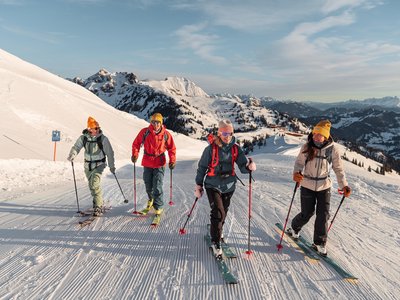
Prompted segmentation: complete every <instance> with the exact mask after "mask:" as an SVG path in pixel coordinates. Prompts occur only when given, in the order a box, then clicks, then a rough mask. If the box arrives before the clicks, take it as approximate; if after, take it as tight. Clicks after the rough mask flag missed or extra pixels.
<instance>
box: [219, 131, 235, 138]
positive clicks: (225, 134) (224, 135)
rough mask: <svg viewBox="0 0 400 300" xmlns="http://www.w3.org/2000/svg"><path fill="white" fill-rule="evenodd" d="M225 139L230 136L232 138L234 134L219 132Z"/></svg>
mask: <svg viewBox="0 0 400 300" xmlns="http://www.w3.org/2000/svg"><path fill="white" fill-rule="evenodd" d="M219 133H220V134H221V135H222V136H223V137H228V136H232V135H233V132H226V131H220V132H219Z"/></svg>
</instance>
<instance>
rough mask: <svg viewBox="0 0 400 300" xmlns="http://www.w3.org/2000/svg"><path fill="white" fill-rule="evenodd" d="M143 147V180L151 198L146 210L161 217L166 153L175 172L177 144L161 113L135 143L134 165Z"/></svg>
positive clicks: (133, 149) (137, 137)
mask: <svg viewBox="0 0 400 300" xmlns="http://www.w3.org/2000/svg"><path fill="white" fill-rule="evenodd" d="M142 145H143V146H144V155H143V158H142V166H143V180H144V184H145V187H146V192H147V195H148V197H149V200H148V202H147V208H146V209H147V210H150V209H151V208H154V209H155V213H156V214H158V215H160V214H161V213H162V211H163V206H164V201H163V179H164V172H165V164H166V157H165V151H168V156H169V168H170V169H171V170H173V169H174V168H175V164H176V147H175V143H174V140H173V138H172V135H171V134H170V133H169V132H168V131H167V129H166V127H165V126H164V125H163V117H162V115H161V114H160V113H155V114H153V115H152V116H151V118H150V125H149V127H146V128H143V129H142V130H140V132H139V134H138V135H137V136H136V138H135V140H134V141H133V143H132V157H131V160H132V162H133V163H136V161H137V159H138V157H139V151H140V147H141V146H142Z"/></svg>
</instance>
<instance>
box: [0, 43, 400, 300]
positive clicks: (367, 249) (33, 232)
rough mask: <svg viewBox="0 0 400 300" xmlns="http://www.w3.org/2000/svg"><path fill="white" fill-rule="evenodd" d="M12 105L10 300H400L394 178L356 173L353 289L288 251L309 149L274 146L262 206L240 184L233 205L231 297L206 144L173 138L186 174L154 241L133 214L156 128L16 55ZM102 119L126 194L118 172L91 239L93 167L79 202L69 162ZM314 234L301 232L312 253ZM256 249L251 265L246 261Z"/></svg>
mask: <svg viewBox="0 0 400 300" xmlns="http://www.w3.org/2000/svg"><path fill="white" fill-rule="evenodd" d="M0 101H1V102H0V104H1V105H0V116H1V123H0V131H1V133H2V136H1V137H0V138H1V145H2V148H1V151H0V266H1V268H0V299H30V300H31V299H32V300H37V299H88V300H91V299H100V300H103V299H121V300H125V299H160V300H164V299H216V300H222V299H238V300H247V299H332V298H336V299H397V297H398V291H399V288H400V286H399V281H398V278H399V277H400V262H399V259H398V257H399V245H400V235H399V232H398V231H396V230H394V228H397V226H398V224H399V222H400V198H399V195H400V185H399V182H400V181H399V176H398V175H397V174H395V173H391V174H387V175H386V176H382V175H379V174H377V173H375V172H368V171H367V170H366V168H360V167H358V166H356V165H355V164H352V163H350V162H348V161H344V166H345V169H346V174H347V178H348V181H349V184H350V186H351V187H352V191H353V192H352V195H351V197H350V198H349V199H346V201H344V202H343V205H342V206H341V209H340V211H339V213H338V215H337V217H336V219H335V223H334V226H333V227H332V229H331V231H330V232H329V240H328V251H329V252H328V253H329V254H328V255H329V256H330V257H332V258H333V259H335V260H336V261H337V262H338V263H339V264H340V265H341V266H342V267H343V268H345V269H346V270H348V271H350V272H351V273H353V274H354V275H355V276H357V277H358V278H359V280H358V283H351V282H347V281H345V280H343V278H342V277H341V276H340V275H339V274H338V273H337V272H336V271H335V269H334V268H332V267H331V266H329V265H328V264H326V263H325V262H319V263H315V264H313V263H310V262H309V261H308V260H306V259H305V256H304V254H303V253H302V252H300V251H299V250H298V249H296V248H294V247H292V246H291V245H290V243H289V242H288V241H287V240H286V239H284V240H283V241H282V245H283V249H282V251H281V252H277V247H276V244H277V243H278V242H279V239H280V234H279V233H278V232H277V231H276V229H275V226H274V223H275V222H282V223H283V222H284V221H285V218H286V216H287V213H288V207H289V203H290V199H292V196H294V195H293V186H294V182H293V181H292V171H293V164H294V160H295V156H296V155H297V154H298V152H299V149H300V144H302V143H303V142H304V137H294V136H290V135H286V136H281V135H280V134H276V135H275V136H271V137H270V138H269V139H268V141H267V145H265V146H262V147H260V148H257V149H256V151H255V152H254V153H252V158H253V159H254V161H255V162H256V163H257V170H256V171H255V172H254V173H253V178H254V179H255V181H254V182H253V185H252V190H251V191H252V193H249V185H246V186H242V185H241V184H238V185H237V189H236V191H235V193H234V195H233V198H232V201H231V206H230V210H229V214H228V218H227V220H226V223H225V225H224V236H225V239H226V240H227V241H228V243H229V244H230V245H231V247H232V249H233V251H234V252H235V253H236V254H237V255H238V257H237V258H236V259H230V260H229V261H227V265H228V267H229V268H230V269H231V270H232V272H233V273H234V275H235V276H236V277H237V278H238V280H239V281H238V284H236V285H234V286H227V285H226V284H225V283H224V281H223V279H222V276H221V274H220V271H219V270H218V267H217V264H216V262H215V258H214V257H213V256H212V253H211V251H210V250H209V249H208V247H207V244H206V243H205V242H204V234H205V233H206V224H207V222H209V211H210V207H209V203H208V201H207V198H206V197H205V196H203V197H202V198H201V199H199V201H197V205H196V206H194V203H196V202H194V196H193V189H194V177H195V173H196V165H197V160H198V159H199V157H200V155H201V153H202V151H203V149H204V147H205V146H206V142H202V141H198V140H196V139H192V138H189V137H187V136H184V135H180V134H176V133H173V135H174V139H175V141H176V143H177V145H178V150H177V151H178V152H177V153H178V154H177V158H178V161H177V165H176V168H175V169H174V171H173V173H171V177H169V176H165V182H164V197H165V200H167V202H168V196H169V193H168V192H169V191H171V192H172V193H171V195H172V197H173V200H174V203H175V205H173V206H169V205H166V207H165V211H164V214H163V217H162V221H161V224H160V226H159V227H157V228H151V227H150V222H151V221H150V220H149V218H147V217H136V216H135V215H133V214H132V211H133V210H134V208H136V206H134V204H133V203H136V202H135V199H136V198H135V197H134V195H137V205H138V209H141V208H142V207H144V206H145V204H146V202H147V195H146V192H145V186H144V184H143V181H142V180H141V179H142V171H143V169H142V168H141V167H140V166H139V164H137V165H136V169H134V167H133V164H132V163H131V162H130V159H129V156H130V155H129V154H130V144H131V141H132V137H133V136H135V135H136V133H137V132H138V130H139V129H140V128H141V127H142V126H146V125H148V123H147V122H145V121H144V120H141V119H138V118H136V117H135V116H132V115H129V114H127V113H125V112H121V111H118V110H116V109H115V108H113V107H112V106H110V105H108V104H106V103H104V102H103V101H102V100H100V99H99V98H98V97H96V96H95V95H93V94H92V93H90V92H88V91H87V90H86V89H84V88H82V87H79V86H77V85H75V84H72V83H71V82H67V81H65V80H63V79H61V78H59V77H57V76H54V75H52V74H50V73H48V72H46V71H45V70H42V69H40V68H38V67H36V66H33V65H31V64H29V63H26V62H24V61H22V60H20V59H18V58H16V57H14V56H12V55H10V54H8V53H6V52H4V51H2V50H0ZM88 115H92V116H94V117H95V118H96V119H97V120H98V121H99V122H100V125H101V126H102V128H103V130H104V132H105V134H106V135H107V136H108V137H109V138H110V140H111V143H112V145H113V147H114V149H115V152H116V166H117V173H116V175H117V176H118V179H119V183H117V181H116V180H115V179H116V178H115V177H114V176H112V174H110V173H109V172H108V170H105V172H104V174H103V177H102V189H103V194H104V199H105V203H106V204H107V205H109V206H111V207H112V209H111V210H110V211H109V212H107V213H106V214H105V215H104V216H103V217H101V218H98V219H97V220H96V221H95V222H94V223H92V225H91V226H89V227H84V228H80V227H79V225H78V221H79V220H81V219H80V218H79V217H77V216H76V211H77V204H78V198H76V196H77V197H79V204H80V207H81V209H82V210H84V209H87V208H89V207H91V206H92V196H91V194H90V191H89V190H88V188H87V182H86V181H85V177H84V173H83V168H82V165H83V164H82V163H81V161H79V159H78V161H77V163H76V164H75V168H76V172H75V175H76V187H77V189H76V191H75V188H74V182H73V179H72V178H73V176H72V172H71V164H70V163H69V162H68V161H66V160H65V157H66V151H67V150H69V148H70V146H71V145H72V143H73V141H74V140H75V139H76V138H77V137H78V136H79V134H80V132H81V130H82V129H83V128H84V127H85V126H86V119H87V116H88ZM53 129H60V130H61V137H62V140H61V142H59V143H58V146H57V149H58V150H57V151H61V152H59V155H58V156H57V157H58V159H57V160H56V162H53V161H52V158H53V143H52V142H51V131H52V130H53ZM339 147H340V149H341V151H342V152H346V157H348V158H349V159H352V158H355V159H357V160H358V161H362V162H363V164H365V166H366V167H367V166H368V165H370V164H371V167H372V169H375V168H376V167H378V166H379V164H377V163H376V162H374V161H372V160H369V159H366V158H365V157H362V156H361V155H359V154H357V153H354V152H352V151H349V150H347V149H346V148H345V147H343V146H341V145H339ZM78 158H80V159H81V158H82V154H80V156H79V157H78ZM135 170H136V173H135ZM239 173H240V172H238V174H237V175H238V176H239V177H241V178H242V179H247V175H243V174H239ZM134 174H136V176H137V178H136V177H134ZM172 175H173V177H172ZM172 178H173V180H171V179H172ZM134 179H137V180H134ZM249 179H250V178H249ZM332 180H333V189H332V198H331V213H332V214H333V213H334V211H335V209H336V208H338V206H339V202H340V199H341V196H340V195H338V194H337V193H336V190H337V183H336V181H335V178H334V176H332ZM243 181H244V183H246V180H243ZM250 182H251V181H250ZM134 183H136V185H135V186H134ZM119 184H120V187H121V189H122V190H123V192H124V195H125V196H126V197H127V198H128V199H129V203H128V204H125V203H124V201H123V199H124V198H123V194H122V193H121V190H120V188H119ZM170 187H171V190H170ZM250 195H251V196H252V198H251V202H250V201H249V200H250V199H249V196H250ZM298 195H299V193H297V194H295V197H293V199H294V202H293V206H292V211H291V212H292V213H291V215H290V218H292V217H293V216H294V215H295V214H296V213H298V212H299V210H300V201H299V196H298ZM250 203H251V211H250V212H251V219H250V216H249V214H248V212H249V204H250ZM191 208H193V210H192V212H193V214H192V215H191V217H190V220H189V219H188V215H187V212H188V211H190V210H191ZM185 220H189V221H188V222H187V226H186V229H187V234H185V235H179V233H178V232H179V229H180V228H181V227H182V226H183V224H184V222H185ZM250 220H251V222H250ZM313 221H314V220H313V219H312V220H311V221H310V223H309V224H307V225H306V226H305V227H304V228H303V230H302V231H301V234H302V236H303V237H304V238H307V239H308V240H311V239H312V235H313ZM249 225H250V227H249ZM249 248H250V249H251V250H252V251H253V254H252V255H250V256H248V255H246V254H245V251H247V250H248V249H249Z"/></svg>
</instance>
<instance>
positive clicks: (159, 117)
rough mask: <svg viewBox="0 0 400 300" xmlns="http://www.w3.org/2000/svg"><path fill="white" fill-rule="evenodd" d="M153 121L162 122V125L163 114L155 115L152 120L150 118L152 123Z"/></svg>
mask: <svg viewBox="0 0 400 300" xmlns="http://www.w3.org/2000/svg"><path fill="white" fill-rule="evenodd" d="M151 121H157V122H160V123H161V124H162V123H163V117H162V114H160V113H155V114H153V115H152V116H151V118H150V122H151Z"/></svg>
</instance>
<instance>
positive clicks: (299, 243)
mask: <svg viewBox="0 0 400 300" xmlns="http://www.w3.org/2000/svg"><path fill="white" fill-rule="evenodd" d="M275 226H276V228H277V231H278V233H279V234H282V230H283V226H282V224H281V223H275ZM285 236H287V237H288V239H287V241H288V242H289V244H291V245H292V246H293V247H295V248H296V249H299V250H300V251H301V252H303V253H304V255H305V256H306V259H307V260H308V261H309V262H311V263H315V262H318V261H319V259H320V257H319V255H317V254H315V252H314V251H312V250H310V248H309V247H307V245H305V244H304V242H303V241H304V238H303V237H302V236H300V237H299V239H294V238H292V236H291V235H289V234H287V232H285Z"/></svg>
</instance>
